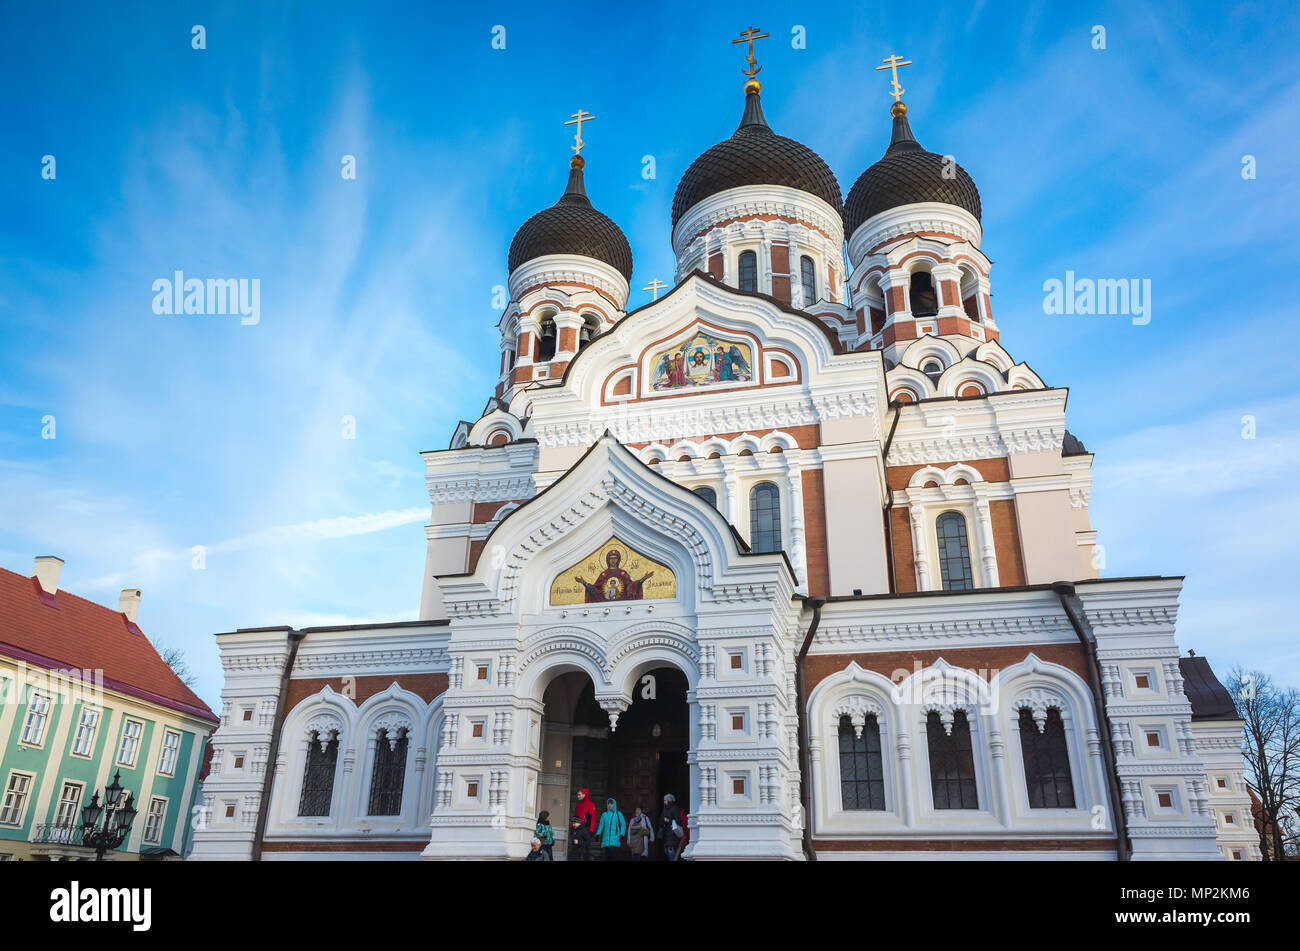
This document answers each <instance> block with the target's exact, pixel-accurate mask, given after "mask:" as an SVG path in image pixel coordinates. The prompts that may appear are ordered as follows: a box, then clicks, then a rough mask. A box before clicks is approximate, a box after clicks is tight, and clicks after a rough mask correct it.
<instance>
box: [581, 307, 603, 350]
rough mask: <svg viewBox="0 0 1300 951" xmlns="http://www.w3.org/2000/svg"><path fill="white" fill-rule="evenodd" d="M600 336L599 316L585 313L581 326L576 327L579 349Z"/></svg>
mask: <svg viewBox="0 0 1300 951" xmlns="http://www.w3.org/2000/svg"><path fill="white" fill-rule="evenodd" d="M599 336H600V318H598V317H597V316H596V315H595V314H587V315H586V316H584V317H583V318H582V327H580V328H579V329H578V349H579V350H581V349H582V348H583V347H585V346H587V344H589V343H591V342H592V341H593V340H595V339H596V338H597V337H599Z"/></svg>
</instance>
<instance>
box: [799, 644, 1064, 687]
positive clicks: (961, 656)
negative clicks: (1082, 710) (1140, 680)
mask: <svg viewBox="0 0 1300 951" xmlns="http://www.w3.org/2000/svg"><path fill="white" fill-rule="evenodd" d="M1031 653H1033V654H1037V655H1038V657H1039V659H1040V660H1045V661H1047V662H1049V663H1052V664H1060V665H1061V666H1062V667H1065V668H1068V669H1069V670H1072V671H1073V672H1074V673H1076V674H1078V675H1079V676H1080V677H1082V678H1083V679H1084V680H1085V681H1086V680H1087V679H1088V664H1087V658H1086V656H1085V655H1084V652H1083V647H1082V646H1081V645H1079V644H1032V645H1028V646H1026V645H1017V646H1015V647H955V648H946V649H943V650H935V649H930V650H921V651H881V652H879V653H871V654H810V655H809V656H808V659H807V660H806V661H805V662H804V677H805V678H806V680H807V684H808V692H809V694H811V693H812V690H813V687H815V686H816V685H817V684H819V683H821V682H822V681H823V680H825V679H826V678H827V677H829V676H830V675H831V674H835V673H839V672H840V671H841V670H844V668H846V667H848V666H849V662H850V661H854V662H856V663H857V665H858V666H859V667H861V668H863V669H864V670H874V671H875V672H876V673H878V674H883V675H884V676H886V677H892V676H893V675H894V672H895V671H897V670H906V671H907V672H908V674H909V675H910V674H911V673H913V672H914V671H915V670H916V665H917V664H918V663H919V664H920V665H921V667H922V668H925V667H929V666H930V665H931V664H933V663H934V662H935V661H936V660H938V659H939V658H940V657H942V658H943V659H944V660H945V661H947V662H948V663H949V664H952V665H953V666H954V667H965V668H966V669H968V670H972V671H975V672H976V673H980V672H983V675H984V678H985V679H986V680H988V679H991V678H992V677H993V676H994V675H996V674H997V673H998V672H999V671H1003V670H1006V669H1007V668H1008V667H1012V666H1014V665H1016V664H1018V663H1020V662H1021V661H1023V660H1024V659H1025V658H1026V657H1028V656H1029V655H1030V654H1031Z"/></svg>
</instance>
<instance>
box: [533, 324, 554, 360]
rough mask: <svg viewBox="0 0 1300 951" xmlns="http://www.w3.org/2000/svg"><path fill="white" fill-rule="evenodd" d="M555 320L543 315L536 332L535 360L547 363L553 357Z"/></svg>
mask: <svg viewBox="0 0 1300 951" xmlns="http://www.w3.org/2000/svg"><path fill="white" fill-rule="evenodd" d="M555 342H556V338H555V321H554V320H553V319H552V318H550V317H543V318H542V323H541V326H540V327H539V328H538V333H537V362H538V363H549V362H550V361H551V360H553V359H554V358H555Z"/></svg>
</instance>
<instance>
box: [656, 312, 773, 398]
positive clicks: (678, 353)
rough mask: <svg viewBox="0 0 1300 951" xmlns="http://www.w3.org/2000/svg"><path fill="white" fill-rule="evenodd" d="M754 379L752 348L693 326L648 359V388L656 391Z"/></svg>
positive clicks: (744, 381)
mask: <svg viewBox="0 0 1300 951" xmlns="http://www.w3.org/2000/svg"><path fill="white" fill-rule="evenodd" d="M753 379H754V348H753V347H752V346H750V344H748V343H745V342H743V341H739V340H729V339H727V338H725V337H720V336H717V335H715V334H713V333H711V332H710V331H708V330H705V329H704V328H702V327H701V328H696V329H695V331H694V332H693V333H691V334H690V335H689V336H688V337H687V338H686V339H685V340H679V341H678V342H676V343H674V344H671V345H670V346H667V347H664V348H663V349H661V350H658V351H656V352H655V353H654V355H653V357H651V359H650V388H651V389H653V390H656V391H663V390H680V389H689V388H693V387H706V386H718V385H723V384H727V383H748V382H750V381H752V380H753Z"/></svg>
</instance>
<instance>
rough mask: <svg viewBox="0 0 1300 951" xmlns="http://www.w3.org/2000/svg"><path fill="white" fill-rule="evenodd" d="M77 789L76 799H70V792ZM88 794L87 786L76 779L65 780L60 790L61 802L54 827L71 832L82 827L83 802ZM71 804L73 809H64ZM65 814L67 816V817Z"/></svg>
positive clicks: (56, 808) (56, 812)
mask: <svg viewBox="0 0 1300 951" xmlns="http://www.w3.org/2000/svg"><path fill="white" fill-rule="evenodd" d="M69 789H75V790H76V791H77V795H76V798H75V799H69V798H68V790H69ZM85 794H86V784H85V783H83V782H79V781H77V780H75V779H65V780H64V781H63V785H62V787H60V789H59V801H58V805H57V806H56V807H55V810H54V825H55V827H56V828H57V829H60V830H62V829H67V830H69V832H71V830H73V829H75V828H76V827H77V826H79V825H81V800H82V798H83V797H84V796H85ZM69 803H71V805H72V808H71V809H65V808H64V807H65V806H67V805H68V804H69ZM65 812H66V813H67V815H66V816H65Z"/></svg>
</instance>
